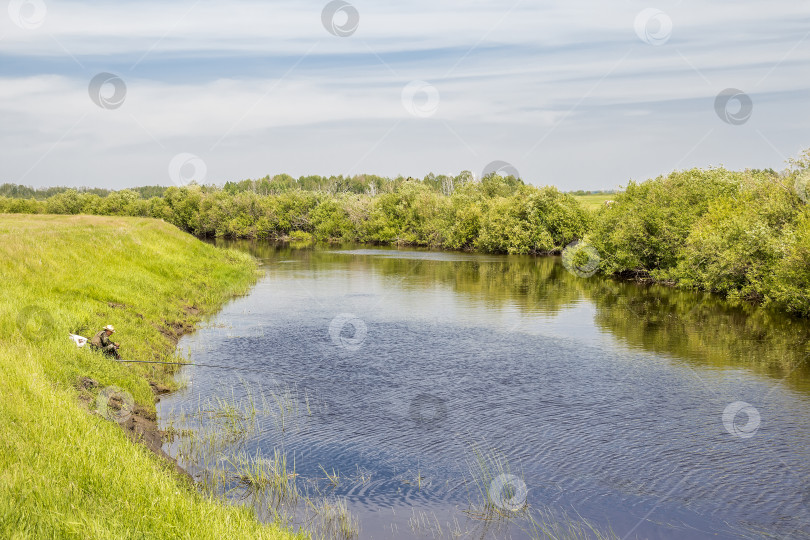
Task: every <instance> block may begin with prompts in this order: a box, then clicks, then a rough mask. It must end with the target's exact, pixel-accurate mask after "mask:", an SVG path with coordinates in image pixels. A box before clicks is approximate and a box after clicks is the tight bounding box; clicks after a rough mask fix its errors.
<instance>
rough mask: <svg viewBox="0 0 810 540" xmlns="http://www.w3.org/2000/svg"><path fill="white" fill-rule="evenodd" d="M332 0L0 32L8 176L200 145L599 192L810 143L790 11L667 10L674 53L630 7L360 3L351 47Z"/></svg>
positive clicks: (116, 13) (108, 8)
mask: <svg viewBox="0 0 810 540" xmlns="http://www.w3.org/2000/svg"><path fill="white" fill-rule="evenodd" d="M323 5H324V4H322V3H321V2H309V1H307V2H273V3H267V2H244V1H239V2H233V3H227V4H223V3H215V2H207V1H202V2H198V3H196V4H195V3H192V2H178V3H168V4H166V3H157V2H138V3H134V2H94V3H92V4H91V3H83V2H58V3H57V2H48V3H47V4H46V6H47V9H48V12H47V16H46V18H45V20H44V22H43V24H42V26H40V27H39V28H35V29H30V30H25V29H22V28H18V27H17V26H15V25H14V24H13V23H12V22H11V19H2V21H1V22H0V55H2V64H0V65H2V66H3V67H2V68H0V114H2V116H3V118H4V120H5V121H4V122H3V124H2V125H0V141H2V148H0V162H2V164H3V165H2V166H1V167H0V175H2V176H0V181H18V182H24V183H31V184H34V185H48V184H54V183H60V184H68V185H81V184H93V185H97V184H105V185H111V183H112V185H113V186H118V187H120V186H124V185H134V184H146V183H150V184H153V183H161V182H165V181H166V172H165V170H164V169H165V167H166V164H167V163H168V161H169V160H170V159H171V157H172V156H173V155H175V154H176V153H179V152H192V153H195V154H197V155H200V156H204V157H206V159H207V163H208V165H209V178H210V179H214V178H216V179H218V180H227V179H237V178H242V177H245V176H251V175H264V174H267V173H271V174H272V173H275V172H281V171H287V172H291V173H293V174H308V173H320V174H330V173H340V172H344V173H345V172H349V171H352V172H375V173H379V174H397V173H402V174H409V175H417V176H421V175H424V174H426V173H427V172H430V171H433V172H458V171H459V170H461V169H462V168H468V169H472V170H474V171H476V172H480V171H478V169H479V168H481V167H483V165H485V164H486V163H488V162H490V161H492V160H494V159H503V160H506V161H510V162H512V163H513V164H514V165H515V166H516V167H517V168H518V170H520V171H521V172H522V173H523V175H524V177H526V178H527V180H530V181H534V182H537V183H548V182H551V183H557V184H559V185H561V186H562V187H564V188H579V187H594V188H596V187H611V186H616V185H617V184H619V183H624V182H626V180H627V179H628V178H629V177H633V178H637V179H638V178H643V177H644V176H649V175H655V174H658V173H663V172H666V171H667V170H669V169H670V168H673V167H676V166H677V167H686V166H692V165H704V166H705V165H708V164H717V163H719V162H721V161H722V162H724V163H725V164H727V165H729V166H741V167H744V166H759V167H762V166H774V167H779V166H780V165H781V162H782V159H783V157H784V156H787V155H792V154H794V153H795V152H796V151H797V150H798V149H799V148H800V147H801V145H802V144H803V143H804V144H807V140H806V135H804V131H803V126H802V122H801V118H802V115H804V116H806V114H807V113H808V112H809V111H808V108H810V106H808V105H807V100H806V99H804V97H803V96H806V92H807V90H808V84H807V82H806V80H807V79H806V77H805V76H804V75H805V74H806V71H807V67H808V63H809V62H810V58H808V56H809V55H810V48H808V47H807V46H802V44H804V45H806V44H807V43H808V41H807V37H808V36H807V33H806V30H805V29H806V28H807V22H808V20H809V19H810V16H809V15H808V9H807V8H806V7H802V6H801V5H799V4H797V3H795V2H786V1H782V0H779V1H777V2H773V3H770V4H768V5H767V6H764V5H761V4H759V3H755V2H752V1H746V2H737V3H735V4H734V7H733V9H730V8H729V7H728V5H727V4H726V3H723V2H719V1H714V2H707V3H704V4H701V7H700V10H695V8H694V6H687V5H682V4H681V3H679V2H672V3H670V4H669V5H662V7H661V9H662V10H664V11H665V12H666V13H667V15H668V17H670V18H671V20H672V35H671V37H670V39H669V40H668V41H667V42H666V43H665V44H664V45H661V46H653V45H650V44H647V43H644V42H643V41H642V40H640V39H639V37H638V36H637V35H636V31H635V29H634V21H635V18H636V15H637V14H638V13H639V12H640V11H641V10H642V9H643V8H644V7H646V6H645V5H644V4H643V3H642V2H635V1H631V0H628V1H626V2H624V3H614V4H610V5H608V4H604V3H600V2H596V1H595V0H593V1H583V2H577V3H562V2H560V3H552V2H544V3H526V4H525V5H524V4H523V3H514V2H497V1H496V2H455V1H453V2H438V3H436V2H422V1H417V2H409V3H407V4H405V5H403V4H402V3H394V2H381V3H378V2H375V3H361V2H356V3H355V5H356V7H357V9H358V12H359V14H360V24H359V27H358V30H357V32H356V33H354V34H353V35H351V36H350V37H346V38H340V37H336V36H333V35H331V34H329V33H328V32H327V31H326V29H325V28H324V27H323V26H322V23H321V10H322V8H323ZM99 72H111V73H114V74H115V75H117V76H120V78H121V79H122V80H123V81H124V82H125V84H126V87H127V94H126V100H125V101H124V104H123V105H122V106H121V107H120V108H119V109H115V110H105V109H101V108H99V107H97V106H96V105H95V104H94V103H93V102H92V101H91V100H90V98H89V95H88V83H89V81H90V79H91V78H92V77H93V76H94V75H96V74H97V73H99ZM414 80H423V81H427V82H428V83H430V84H431V85H433V87H435V89H436V92H437V94H438V96H439V101H438V107H437V109H436V112H435V114H434V115H432V116H430V117H428V118H415V117H413V116H410V115H409V114H408V111H407V108H406V107H404V106H403V103H402V89H403V88H404V87H405V86H406V85H407V84H408V83H410V82H411V81H414ZM730 87H731V88H740V89H742V90H743V91H744V92H746V93H748V94H750V95H751V96H752V99H753V101H754V114H753V115H752V118H751V121H750V122H748V123H747V124H745V125H743V126H736V127H735V128H734V129H733V130H731V131H729V129H731V128H729V126H727V125H726V124H723V123H722V122H721V121H720V119H719V118H718V117H717V116H716V114H715V112H714V109H713V101H714V97H715V96H716V95H717V94H718V93H719V92H720V91H722V90H724V89H726V88H730ZM707 133H708V135H707ZM802 137H804V138H805V139H804V140H801V139H802ZM583 156H587V157H588V159H587V160H583ZM591 160H593V163H591V162H590V161H591ZM90 163H92V164H94V165H93V166H92V167H91V166H89V164H90ZM56 178H58V180H56Z"/></svg>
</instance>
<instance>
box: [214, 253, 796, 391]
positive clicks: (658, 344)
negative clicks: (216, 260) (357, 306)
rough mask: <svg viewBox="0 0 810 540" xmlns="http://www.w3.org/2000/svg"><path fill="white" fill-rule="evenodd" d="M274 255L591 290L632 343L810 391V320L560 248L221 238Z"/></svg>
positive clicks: (515, 291)
mask: <svg viewBox="0 0 810 540" xmlns="http://www.w3.org/2000/svg"><path fill="white" fill-rule="evenodd" d="M217 244H218V245H220V246H223V247H235V248H237V249H240V250H245V251H248V252H250V253H252V254H253V255H254V256H256V257H257V258H259V259H262V260H264V261H265V263H266V271H267V272H268V274H269V275H270V276H271V277H272V276H273V275H274V273H275V272H276V270H275V269H274V267H273V265H272V264H271V263H275V262H280V261H285V260H289V259H290V258H291V257H294V258H295V259H296V260H297V261H298V262H299V263H301V264H302V265H304V266H306V268H308V269H309V270H310V271H312V270H314V271H317V270H318V269H326V268H334V267H335V265H340V266H343V267H345V268H346V270H347V271H352V270H362V271H371V272H373V273H376V274H379V275H382V276H387V277H389V278H393V279H395V280H396V281H398V282H400V283H401V285H403V286H406V287H409V288H411V289H414V290H418V291H420V292H421V293H424V292H425V291H426V290H431V289H433V288H435V287H436V285H437V284H442V285H445V286H449V287H451V288H452V290H453V291H454V292H456V293H457V294H461V295H464V296H465V297H466V298H467V299H468V300H470V301H473V302H482V303H484V304H492V305H497V306H501V307H503V306H506V305H508V306H511V307H514V308H515V309H517V310H519V311H520V312H521V313H533V314H542V315H549V316H552V315H556V314H559V313H560V312H561V311H563V310H565V309H567V308H571V307H573V306H576V305H577V304H578V303H580V302H581V301H582V300H587V301H589V302H590V303H591V304H592V305H593V306H594V308H595V310H596V314H595V322H596V324H597V326H598V327H599V328H600V329H602V330H604V331H606V332H609V333H610V334H611V335H612V336H613V337H614V338H616V339H619V340H621V341H622V342H624V343H625V344H627V345H628V346H631V347H633V348H638V349H642V350H646V351H651V352H655V353H658V354H666V355H670V356H673V357H676V358H680V359H685V360H689V361H692V362H696V363H699V364H704V365H709V366H713V367H717V368H727V367H744V368H747V369H751V370H753V371H756V372H757V373H763V374H768V375H770V376H772V377H775V378H779V379H783V378H784V379H785V380H786V382H787V383H789V384H790V385H791V387H792V388H795V389H797V390H802V391H805V392H807V391H810V362H809V361H808V358H810V323H808V321H806V320H803V319H797V318H793V317H789V316H786V315H783V314H780V313H777V312H774V311H772V310H769V309H765V308H758V307H753V306H732V305H730V304H728V303H727V302H725V301H723V300H722V299H720V298H719V297H718V296H716V295H712V294H707V293H699V292H692V291H682V290H676V289H672V288H669V287H665V286H659V285H637V284H634V283H627V282H621V281H617V280H609V279H604V278H600V277H593V278H589V279H583V278H579V277H577V276H574V275H572V274H571V273H569V272H568V271H566V270H565V268H564V267H563V265H562V264H560V261H559V258H558V257H530V256H520V255H516V256H502V257H493V256H478V255H469V254H463V253H437V252H430V251H419V250H412V249H408V250H403V251H404V252H405V253H406V255H405V256H403V251H397V250H392V249H390V248H376V249H375V248H367V247H366V248H362V249H356V248H354V249H353V248H352V246H344V249H343V250H337V249H328V248H327V249H323V248H314V247H310V248H304V249H296V248H293V247H291V246H289V245H278V244H269V243H256V242H250V241H225V240H218V241H217Z"/></svg>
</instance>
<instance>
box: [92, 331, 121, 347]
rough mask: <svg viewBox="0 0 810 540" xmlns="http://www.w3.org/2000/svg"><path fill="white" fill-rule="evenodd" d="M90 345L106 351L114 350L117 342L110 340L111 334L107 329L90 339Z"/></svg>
mask: <svg viewBox="0 0 810 540" xmlns="http://www.w3.org/2000/svg"><path fill="white" fill-rule="evenodd" d="M90 345H91V346H93V347H95V348H97V349H101V350H102V351H104V352H112V351H114V350H115V343H113V342H112V341H110V336H108V335H107V331H106V330H102V331H101V332H99V333H98V334H96V335H95V336H93V339H91V340H90Z"/></svg>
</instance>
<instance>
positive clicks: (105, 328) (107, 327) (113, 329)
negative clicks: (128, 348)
mask: <svg viewBox="0 0 810 540" xmlns="http://www.w3.org/2000/svg"><path fill="white" fill-rule="evenodd" d="M104 330H109V331H110V332H115V328H113V325H111V324H108V325H107V326H105V327H104Z"/></svg>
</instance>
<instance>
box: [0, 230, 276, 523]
mask: <svg viewBox="0 0 810 540" xmlns="http://www.w3.org/2000/svg"><path fill="white" fill-rule="evenodd" d="M255 272H256V270H255V263H254V261H253V260H251V259H250V258H248V257H247V256H245V255H242V254H239V253H236V252H231V251H223V250H218V249H216V248H214V247H212V246H209V245H207V244H204V243H203V242H200V241H198V240H196V239H194V238H193V237H191V236H189V235H187V234H184V233H182V232H180V231H179V230H177V229H176V228H174V227H172V226H170V225H168V224H165V223H163V222H161V221H156V220H151V219H140V218H117V217H90V216H75V217H73V216H71V217H65V216H59V217H57V216H19V215H14V216H11V215H0V278H2V293H0V334H1V335H2V336H3V338H2V340H1V341H0V392H2V396H3V397H2V399H0V537H2V538H195V539H199V538H288V537H289V535H288V534H287V533H285V532H282V531H280V530H279V529H277V528H275V527H272V526H267V525H263V524H261V523H259V522H257V521H256V519H255V518H254V516H253V515H252V514H251V513H250V512H249V511H248V510H246V509H243V508H237V507H231V506H227V505H224V504H222V503H220V502H217V501H213V500H209V499H206V498H204V497H203V496H202V495H200V494H199V493H197V492H196V491H195V490H194V489H193V488H190V487H188V486H187V485H185V483H184V482H183V481H182V480H181V479H179V478H178V477H177V476H176V475H174V474H172V472H171V471H170V468H169V466H168V465H167V464H165V463H163V462H161V461H160V460H158V459H157V458H156V457H155V456H154V455H153V454H152V453H151V452H149V451H148V450H147V449H146V448H145V447H144V446H142V445H140V444H134V443H132V442H130V441H129V440H128V439H127V438H126V436H125V435H124V433H123V431H122V430H121V429H120V428H119V426H118V425H116V424H115V423H114V422H111V421H109V420H106V419H104V418H102V417H101V416H98V415H94V414H89V413H88V412H87V410H86V408H84V407H83V406H82V404H81V403H82V401H81V399H80V398H82V397H83V398H84V400H85V402H86V403H87V404H88V406H89V408H90V409H94V408H95V406H96V401H95V400H96V396H95V395H90V394H89V393H88V391H87V390H84V389H77V380H78V379H79V378H80V377H84V376H87V377H91V378H93V379H96V380H97V381H99V382H100V383H101V388H105V387H108V386H117V387H120V388H121V389H123V390H125V391H126V392H129V393H130V394H131V395H132V396H133V397H134V400H135V402H136V403H137V404H138V405H140V406H142V407H144V408H146V409H150V410H154V404H153V397H152V391H151V389H150V387H149V384H148V382H147V378H149V379H151V380H163V381H169V380H170V377H169V375H170V374H169V373H167V372H166V371H163V368H162V367H159V366H158V367H156V366H148V365H136V364H131V365H126V364H117V363H115V362H112V361H110V360H107V359H105V358H103V357H101V356H100V355H98V354H95V353H93V352H91V351H90V350H88V349H86V348H85V349H77V348H76V346H75V345H74V344H73V342H71V341H69V340H68V338H67V335H68V333H69V332H73V333H80V334H82V335H84V336H87V337H90V336H91V335H92V334H93V333H95V332H96V331H97V330H98V329H100V328H101V327H102V326H104V325H105V324H113V325H115V326H116V328H117V329H118V332H117V333H116V334H115V338H114V339H115V340H116V341H120V342H121V343H122V350H121V352H122V353H123V355H124V357H126V358H128V359H142V360H145V359H156V358H157V359H165V358H169V357H171V356H172V355H173V354H174V352H173V351H174V335H173V334H174V333H176V332H178V331H179V330H180V329H183V328H188V325H189V324H191V323H195V322H197V321H198V320H199V316H198V313H199V314H204V313H209V312H211V311H212V310H214V309H216V308H217V307H219V306H220V305H221V304H222V303H223V302H224V301H225V300H226V299H227V298H228V297H230V296H232V295H234V294H239V293H242V292H244V291H246V290H247V288H248V287H249V286H250V284H251V283H252V282H253V281H254V279H255V275H256V274H255ZM93 392H94V393H98V390H94V391H93Z"/></svg>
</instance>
